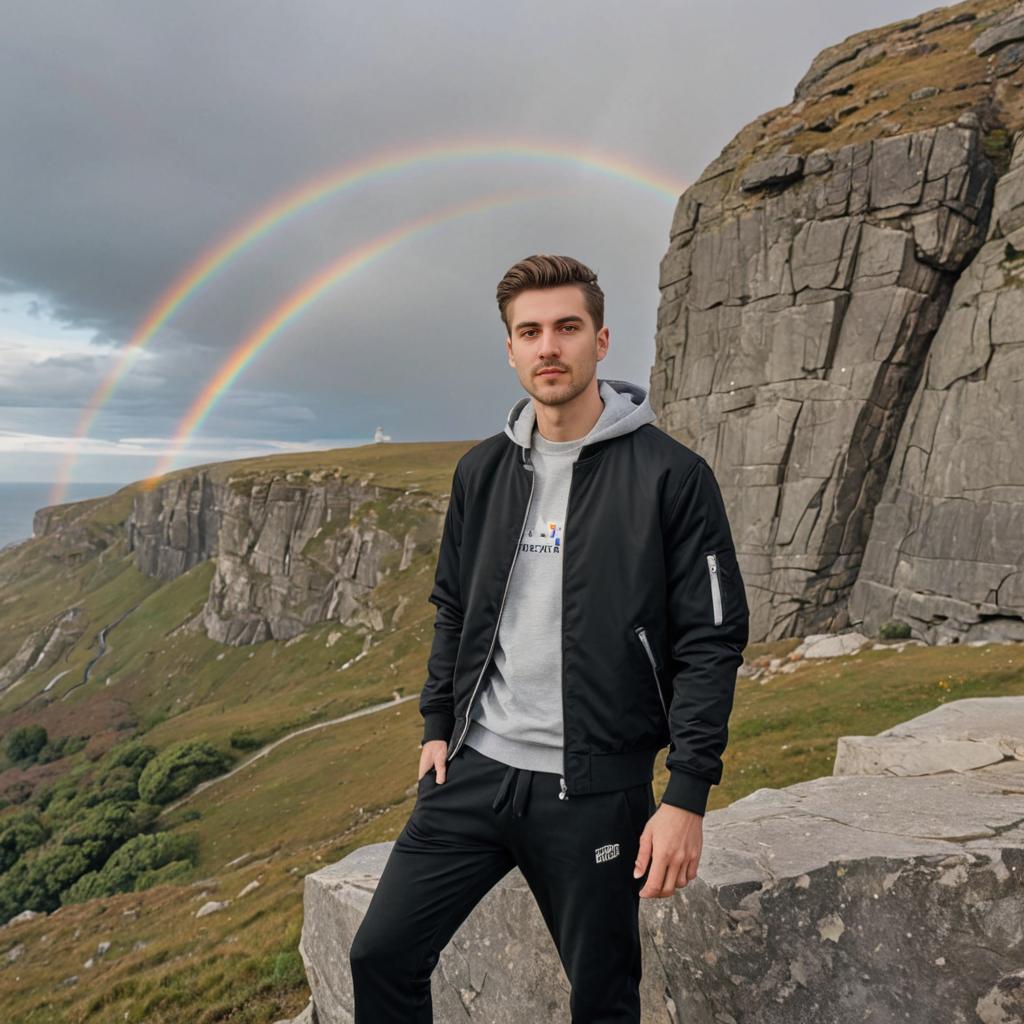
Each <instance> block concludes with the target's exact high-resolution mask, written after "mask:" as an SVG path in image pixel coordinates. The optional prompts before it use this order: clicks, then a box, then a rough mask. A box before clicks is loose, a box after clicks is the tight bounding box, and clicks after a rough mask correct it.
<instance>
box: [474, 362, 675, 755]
mask: <svg viewBox="0 0 1024 1024" xmlns="http://www.w3.org/2000/svg"><path fill="white" fill-rule="evenodd" d="M598 391H599V394H600V396H601V399H602V401H603V402H604V411H603V412H602V413H601V416H600V417H599V419H598V420H597V422H596V423H595V424H594V426H593V427H592V428H591V430H590V432H589V433H588V434H587V435H586V436H585V437H581V438H577V439H575V440H573V441H549V440H547V439H546V438H545V437H544V436H543V435H542V434H541V433H540V432H539V431H538V430H537V422H536V421H537V416H536V411H535V409H534V405H533V400H532V399H531V398H529V397H526V398H522V399H520V400H519V401H518V402H516V404H515V405H514V406H513V407H512V409H511V410H510V412H509V415H508V419H507V421H506V424H505V433H506V434H507V435H508V436H509V437H510V438H511V439H512V440H513V441H515V442H516V443H517V444H520V445H522V446H523V447H525V448H529V449H530V459H531V462H532V464H533V471H534V488H533V500H532V502H531V504H530V511H529V515H528V516H527V520H526V527H525V529H524V530H523V537H522V542H521V543H520V547H519V551H518V552H517V553H516V559H515V563H514V565H513V568H512V578H511V579H510V580H509V583H508V593H507V594H506V597H505V606H504V609H503V611H502V614H501V621H500V623H499V626H498V638H497V642H496V643H495V647H494V659H493V661H492V662H491V663H490V664H489V666H488V672H489V677H488V680H487V685H485V686H484V685H482V686H481V689H480V696H479V698H478V700H477V701H476V703H475V704H474V705H473V710H472V713H471V715H470V717H471V719H472V721H471V724H470V727H469V732H468V733H467V734H466V743H468V744H469V745H470V746H471V747H473V748H475V749H476V750H478V751H480V752H481V753H483V754H486V755H487V756H488V757H493V758H495V759H496V760H498V761H502V762H503V763H504V764H508V765H512V766H514V767H516V768H528V769H532V770H534V771H543V772H555V773H557V774H559V775H561V774H562V766H563V760H562V749H563V727H562V687H561V679H562V558H561V555H562V550H563V545H565V544H571V543H572V538H571V537H566V536H564V533H563V525H564V522H565V510H566V505H567V502H568V498H569V485H570V483H571V482H572V466H573V463H574V462H575V461H576V459H577V457H578V456H579V453H580V449H581V448H582V447H583V446H584V445H585V444H593V443H594V442H596V441H603V440H606V439H608V438H612V437H618V436H620V435H621V434H628V433H629V432H630V431H632V430H636V429H637V427H640V426H643V425H644V424H645V423H651V422H653V421H654V419H655V414H654V410H653V409H652V408H651V403H650V400H649V398H648V395H647V392H646V390H644V389H643V388H641V387H639V386H638V385H636V384H631V383H629V382H628V381H623V380H603V379H601V378H600V377H599V378H598Z"/></svg>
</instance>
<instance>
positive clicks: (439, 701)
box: [419, 465, 465, 746]
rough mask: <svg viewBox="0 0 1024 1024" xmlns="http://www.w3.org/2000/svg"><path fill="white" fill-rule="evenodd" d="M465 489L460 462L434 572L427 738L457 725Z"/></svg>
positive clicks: (445, 735)
mask: <svg viewBox="0 0 1024 1024" xmlns="http://www.w3.org/2000/svg"><path fill="white" fill-rule="evenodd" d="M464 509H465V492H464V490H463V485H462V478H461V476H460V475H459V466H458V465H456V467H455V473H454V475H453V477H452V490H451V496H450V498H449V501H448V511H447V513H446V514H445V519H444V529H443V530H442V533H441V547H440V551H439V552H438V556H437V569H436V571H435V573H434V588H433V590H432V591H431V594H430V597H429V601H430V602H431V603H432V604H434V605H436V606H437V614H436V615H435V617H434V639H433V642H432V644H431V649H430V657H429V659H428V661H427V681H426V683H424V685H423V693H422V694H421V696H420V705H419V706H420V714H421V715H423V720H424V722H423V738H422V739H421V740H420V746H422V745H423V744H424V743H427V742H428V741H430V740H445V741H447V740H449V739H450V738H451V734H452V731H453V730H454V728H455V699H454V689H453V683H454V679H453V677H454V673H455V659H456V655H457V654H458V651H459V644H460V642H461V640H462V595H461V592H460V587H459V563H460V551H461V548H462V516H463V512H464Z"/></svg>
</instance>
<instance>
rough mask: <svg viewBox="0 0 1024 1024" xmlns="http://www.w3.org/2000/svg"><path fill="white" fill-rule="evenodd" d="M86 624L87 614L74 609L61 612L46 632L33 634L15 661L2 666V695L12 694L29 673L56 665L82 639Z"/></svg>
mask: <svg viewBox="0 0 1024 1024" xmlns="http://www.w3.org/2000/svg"><path fill="white" fill-rule="evenodd" d="M87 622H88V617H87V616H86V614H85V610H84V609H83V608H82V607H81V606H79V605H75V606H73V607H71V608H66V609H65V610H64V611H62V612H60V613H59V614H58V615H56V616H55V617H54V618H53V619H52V620H51V621H50V622H49V623H47V625H46V626H45V627H44V628H43V629H41V630H39V631H38V632H35V633H30V634H29V635H28V636H27V637H26V638H25V639H24V640H23V641H22V644H21V646H20V647H19V648H18V651H17V653H16V654H15V655H14V657H13V658H11V659H10V660H9V661H7V662H5V663H4V664H3V665H0V693H5V692H6V691H7V690H13V689H14V687H15V686H17V684H18V683H19V682H20V681H21V680H22V678H23V677H24V675H25V673H26V672H30V671H31V670H32V669H34V668H49V667H50V666H52V665H56V664H57V662H58V661H59V660H60V659H61V658H62V657H63V656H64V654H65V653H66V652H67V651H69V650H70V649H71V648H72V647H74V646H75V644H76V643H78V641H79V640H80V639H81V637H82V634H83V633H84V632H85V627H86V625H87Z"/></svg>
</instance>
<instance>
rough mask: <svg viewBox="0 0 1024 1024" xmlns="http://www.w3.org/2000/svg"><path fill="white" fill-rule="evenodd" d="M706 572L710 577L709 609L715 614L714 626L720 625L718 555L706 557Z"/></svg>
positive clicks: (720, 595) (720, 598)
mask: <svg viewBox="0 0 1024 1024" xmlns="http://www.w3.org/2000/svg"><path fill="white" fill-rule="evenodd" d="M707 559H708V572H709V573H710V575H711V607H712V608H713V609H714V613H715V625H716V626H720V625H721V624H722V588H721V585H720V584H719V582H718V555H716V554H714V553H713V552H712V553H711V554H710V555H708V556H707Z"/></svg>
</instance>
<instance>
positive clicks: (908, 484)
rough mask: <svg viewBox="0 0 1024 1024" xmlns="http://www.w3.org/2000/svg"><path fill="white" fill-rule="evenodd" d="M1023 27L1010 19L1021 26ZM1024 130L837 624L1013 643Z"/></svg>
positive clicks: (929, 364) (1023, 349)
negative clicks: (896, 623)
mask: <svg viewBox="0 0 1024 1024" xmlns="http://www.w3.org/2000/svg"><path fill="white" fill-rule="evenodd" d="M1022 20H1024V19H1022ZM1022 446H1024V134H1022V136H1021V137H1020V139H1019V140H1018V142H1017V145H1016V148H1015V150H1014V155H1013V161H1012V163H1011V166H1010V170H1009V172H1008V173H1007V174H1006V175H1005V176H1004V177H1002V178H1001V179H1000V180H999V184H998V186H997V187H996V194H995V203H994V206H993V210H992V217H991V226H990V230H989V233H988V238H987V241H986V242H985V244H984V246H983V247H982V249H981V250H980V251H979V252H978V254H977V255H976V256H975V257H974V259H973V260H972V261H971V263H970V266H968V267H967V269H966V270H965V271H964V272H963V273H962V274H961V275H960V277H959V279H958V280H957V282H956V287H955V288H954V289H953V295H952V298H951V300H950V303H949V308H948V310H947V312H946V315H945V316H944V317H943V320H942V323H941V325H940V327H939V330H938V332H937V333H936V335H935V338H934V340H933V341H932V343H931V346H930V348H929V350H928V355H927V358H926V359H925V362H924V369H923V373H922V377H921V383H920V386H919V387H918V389H917V391H916V393H915V394H914V397H913V400H912V402H911V403H910V407H909V410H908V414H907V419H906V422H905V423H904V427H903V431H902V433H901V435H900V437H899V441H898V443H897V445H896V449H895V452H894V455H893V457H892V465H891V468H890V471H889V475H888V479H887V480H886V483H885V488H884V490H883V492H882V495H881V499H880V500H879V502H878V503H877V505H876V506H875V509H874V522H873V525H872V528H871V535H870V538H869V540H868V543H867V546H866V550H865V552H864V560H863V563H862V565H861V567H860V572H859V574H858V577H857V582H856V584H855V586H854V588H853V592H852V594H851V597H850V606H849V617H850V620H851V622H853V623H857V624H858V625H861V626H862V628H864V629H866V630H867V631H869V632H874V631H876V630H877V628H878V626H879V625H880V624H881V623H882V622H884V621H885V620H887V619H891V618H897V619H900V620H902V621H904V622H908V623H910V624H911V625H912V627H913V628H914V632H915V635H917V636H922V637H925V638H926V639H928V640H929V641H930V642H934V643H941V642H949V641H950V640H953V639H957V640H961V639H980V640H985V639H992V638H996V637H1012V638H1014V639H1017V640H1024V455H1022Z"/></svg>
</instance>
